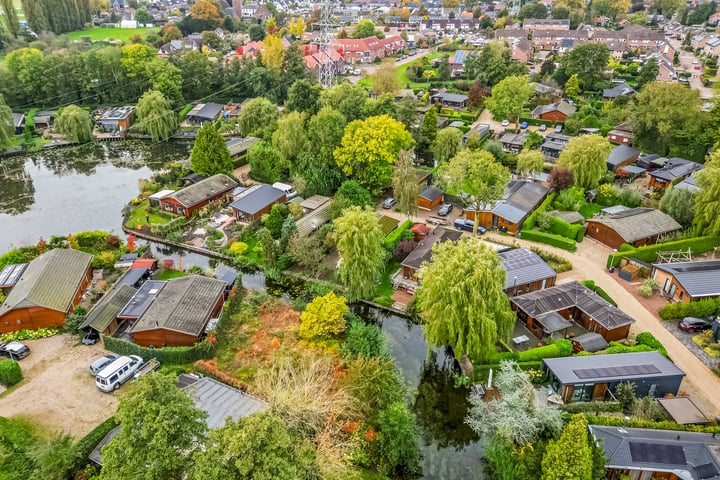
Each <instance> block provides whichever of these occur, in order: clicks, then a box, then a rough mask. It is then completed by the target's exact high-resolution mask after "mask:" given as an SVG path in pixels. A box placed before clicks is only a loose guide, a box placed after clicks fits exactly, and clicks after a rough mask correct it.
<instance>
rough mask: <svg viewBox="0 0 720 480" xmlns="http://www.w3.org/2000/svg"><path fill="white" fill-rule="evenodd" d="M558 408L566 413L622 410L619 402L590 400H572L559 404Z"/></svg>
mask: <svg viewBox="0 0 720 480" xmlns="http://www.w3.org/2000/svg"><path fill="white" fill-rule="evenodd" d="M559 408H560V410H562V411H563V412H566V413H591V412H595V413H599V412H622V411H623V409H622V405H621V404H620V402H614V401H597V400H596V401H592V402H574V403H566V404H564V405H560V406H559Z"/></svg>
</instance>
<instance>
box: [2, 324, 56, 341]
mask: <svg viewBox="0 0 720 480" xmlns="http://www.w3.org/2000/svg"><path fill="white" fill-rule="evenodd" d="M58 333H60V329H59V328H52V327H50V328H38V329H37V330H28V329H27V328H24V329H22V330H16V331H14V332H7V333H3V334H2V335H0V342H12V341H18V342H21V341H23V340H37V339H40V338H47V337H52V336H54V335H57V334H58Z"/></svg>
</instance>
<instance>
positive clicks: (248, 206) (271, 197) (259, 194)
mask: <svg viewBox="0 0 720 480" xmlns="http://www.w3.org/2000/svg"><path fill="white" fill-rule="evenodd" d="M283 195H285V193H284V192H283V191H282V190H278V189H277V188H275V187H271V186H270V185H265V184H258V185H253V186H252V187H250V188H248V189H247V190H245V191H244V192H242V193H241V194H240V195H239V196H238V198H237V200H235V201H234V202H232V203H231V204H230V206H231V207H232V208H234V209H236V210H239V211H241V212H244V213H246V214H248V215H255V214H256V213H257V212H259V211H260V210H262V209H263V208H265V207H267V206H268V205H270V204H271V203H274V202H277V201H278V200H280V199H281V198H282V197H283Z"/></svg>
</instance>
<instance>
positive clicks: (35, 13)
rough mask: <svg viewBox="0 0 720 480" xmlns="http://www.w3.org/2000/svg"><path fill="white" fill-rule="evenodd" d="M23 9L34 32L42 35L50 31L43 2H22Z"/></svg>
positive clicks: (33, 0) (32, 0)
mask: <svg viewBox="0 0 720 480" xmlns="http://www.w3.org/2000/svg"><path fill="white" fill-rule="evenodd" d="M22 8H23V12H24V13H25V18H26V19H27V22H28V26H29V27H30V29H31V30H32V31H33V32H35V33H42V32H47V31H48V30H49V29H50V26H49V24H48V19H47V17H46V16H45V8H44V6H43V2H41V1H38V0H22Z"/></svg>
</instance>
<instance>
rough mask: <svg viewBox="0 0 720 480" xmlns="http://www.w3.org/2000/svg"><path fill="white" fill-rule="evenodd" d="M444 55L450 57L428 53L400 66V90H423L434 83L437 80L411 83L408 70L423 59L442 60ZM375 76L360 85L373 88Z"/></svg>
mask: <svg viewBox="0 0 720 480" xmlns="http://www.w3.org/2000/svg"><path fill="white" fill-rule="evenodd" d="M444 55H450V54H449V53H448V52H435V53H428V54H427V55H423V56H421V57H417V58H413V61H411V62H407V63H406V64H404V65H400V66H399V67H398V68H397V79H398V82H400V88H412V89H413V90H423V89H425V88H427V87H428V85H429V83H430V82H432V81H434V80H435V79H433V78H430V79H428V80H427V81H425V82H411V81H410V79H408V76H407V69H408V68H409V67H411V66H412V65H413V63H415V62H418V61H420V59H422V58H427V59H428V60H433V59H435V58H442V57H443V56H444ZM373 81H374V80H373V76H372V75H370V76H369V77H365V78H363V79H361V80H360V81H359V82H358V83H359V84H360V85H363V86H364V87H368V88H372V86H373Z"/></svg>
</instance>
